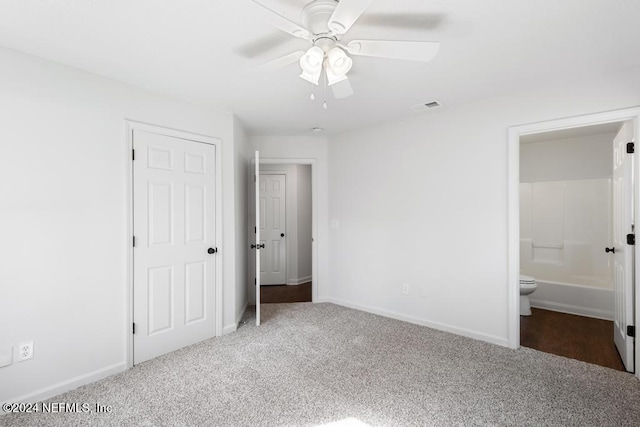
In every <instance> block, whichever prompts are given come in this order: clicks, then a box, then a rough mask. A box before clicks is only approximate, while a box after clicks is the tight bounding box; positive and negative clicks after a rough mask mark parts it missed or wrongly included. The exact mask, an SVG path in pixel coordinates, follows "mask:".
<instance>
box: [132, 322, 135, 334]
mask: <svg viewBox="0 0 640 427" xmlns="http://www.w3.org/2000/svg"><path fill="white" fill-rule="evenodd" d="M131 330H132V332H133V333H134V334H135V333H136V324H135V323H134V324H133V328H132V329H131Z"/></svg>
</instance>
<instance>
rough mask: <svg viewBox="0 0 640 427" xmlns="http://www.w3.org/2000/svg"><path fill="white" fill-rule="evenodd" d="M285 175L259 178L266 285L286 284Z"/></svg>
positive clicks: (262, 277)
mask: <svg viewBox="0 0 640 427" xmlns="http://www.w3.org/2000/svg"><path fill="white" fill-rule="evenodd" d="M286 186H287V179H286V175H283V174H276V175H271V174H269V175H260V223H259V224H260V227H259V228H260V233H261V234H260V236H261V241H260V242H261V243H262V244H263V245H264V248H263V249H262V250H261V251H260V267H261V269H260V277H261V280H262V282H261V283H262V284H263V285H284V284H286V280H287V275H286V234H285V233H286V227H285V224H286V194H287V188H286Z"/></svg>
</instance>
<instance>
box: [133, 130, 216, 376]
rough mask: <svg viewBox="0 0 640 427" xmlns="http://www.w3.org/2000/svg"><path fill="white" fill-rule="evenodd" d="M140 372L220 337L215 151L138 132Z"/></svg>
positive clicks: (136, 308) (136, 233)
mask: <svg viewBox="0 0 640 427" xmlns="http://www.w3.org/2000/svg"><path fill="white" fill-rule="evenodd" d="M133 148H134V150H135V160H134V162H133V204H134V208H133V233H134V236H135V246H134V252H133V281H134V283H133V320H134V323H135V334H134V357H133V361H134V364H137V363H140V362H143V361H145V360H148V359H151V358H153V357H157V356H159V355H161V354H164V353H168V352H170V351H173V350H176V349H179V348H182V347H185V346H187V345H190V344H193V343H196V342H198V341H201V340H204V339H207V338H210V337H213V336H215V313H214V311H215V285H216V283H215V281H216V252H217V248H216V246H215V242H216V235H215V233H216V206H215V201H216V195H215V189H216V182H215V178H216V170H215V169H216V150H215V148H216V147H215V146H214V145H211V144H206V143H200V142H195V141H190V140H186V139H181V138H176V137H172V136H166V135H160V134H155V133H151V132H144V131H139V130H135V131H133Z"/></svg>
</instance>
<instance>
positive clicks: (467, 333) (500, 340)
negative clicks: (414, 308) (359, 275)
mask: <svg viewBox="0 0 640 427" xmlns="http://www.w3.org/2000/svg"><path fill="white" fill-rule="evenodd" d="M318 302H330V303H333V304H337V305H341V306H344V307H348V308H353V309H356V310H360V311H366V312H367V313H372V314H377V315H380V316H384V317H389V318H391V319H396V320H402V321H404V322H409V323H413V324H415V325H420V326H426V327H428V328H432V329H437V330H439V331H444V332H450V333H452V334H456V335H461V336H463V337H467V338H473V339H475V340H479V341H485V342H488V343H491V344H497V345H500V346H503V347H509V340H508V339H507V337H498V336H495V335H489V334H483V333H481V332H477V331H472V330H470V329H464V328H458V327H455V326H451V325H447V324H444V323H440V322H434V321H431V320H427V319H420V318H417V317H413V316H407V315H404V314H401V313H396V312H394V311H389V310H384V309H380V308H375V307H369V306H366V305H361V304H356V303H351V302H348V301H343V300H338V299H335V298H322V301H318Z"/></svg>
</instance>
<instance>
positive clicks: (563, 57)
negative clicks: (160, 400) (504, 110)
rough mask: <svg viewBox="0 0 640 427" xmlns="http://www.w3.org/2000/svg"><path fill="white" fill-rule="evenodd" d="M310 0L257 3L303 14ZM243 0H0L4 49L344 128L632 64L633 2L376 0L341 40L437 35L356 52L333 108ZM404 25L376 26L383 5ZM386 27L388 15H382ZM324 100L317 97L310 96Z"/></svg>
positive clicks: (284, 126)
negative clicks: (415, 57)
mask: <svg viewBox="0 0 640 427" xmlns="http://www.w3.org/2000/svg"><path fill="white" fill-rule="evenodd" d="M308 1H309V0H263V3H265V4H269V5H271V6H272V7H274V8H278V9H279V10H281V11H282V14H283V15H285V16H287V17H288V18H289V19H291V20H293V21H297V22H299V16H300V11H301V9H302V7H303V6H304V5H305V4H306V3H307V2H308ZM255 7H256V6H255V5H254V4H253V3H252V2H251V1H250V0H217V1H216V0H0V45H2V46H5V47H8V48H11V49H15V50H19V51H24V52H27V53H31V54H34V55H37V56H41V57H44V58H49V59H52V60H54V61H58V62H61V63H63V64H68V65H71V66H74V67H77V68H81V69H83V70H87V71H90V72H93V73H96V74H100V75H103V76H107V77H111V78H114V79H117V80H121V81H124V82H128V83H130V84H133V85H136V86H139V87H143V88H147V89H150V90H153V91H157V92H161V93H165V94H168V95H170V96H174V97H177V98H181V99H184V100H188V101H191V102H195V103H198V104H203V105H206V106H209V107H214V108H218V109H223V110H226V111H232V112H233V113H235V114H236V115H237V117H239V118H240V120H241V121H242V123H243V124H244V125H245V127H246V129H247V130H248V131H249V132H251V133H259V134H282V135H285V134H299V133H307V132H309V130H310V129H311V128H312V127H315V126H318V127H322V128H324V129H325V130H326V132H327V133H328V134H336V133H341V132H344V131H347V130H351V129H357V128H361V127H365V126H368V125H370V124H373V123H378V122H381V121H390V120H397V119H401V118H404V117H407V116H411V115H416V114H430V113H429V112H428V111H427V112H422V113H416V112H414V111H412V109H411V106H413V105H415V104H419V103H424V102H428V101H431V100H435V99H437V100H439V101H440V102H441V104H443V107H440V108H448V107H451V106H454V105H457V104H460V103H466V102H473V101H477V100H481V99H485V98H489V97H494V96H500V95H504V94H506V93H509V92H513V91H516V90H520V89H522V88H531V87H536V86H543V85H550V84H561V83H562V82H565V81H567V80H571V79H574V78H585V77H589V76H590V75H594V76H597V75H600V74H609V73H610V74H612V75H615V73H616V72H624V71H627V72H628V70H629V69H638V70H640V43H639V41H640V24H639V21H640V1H638V0H562V1H558V0H482V1H478V0H433V1H425V0H374V2H373V4H372V5H371V7H370V8H369V9H368V10H367V12H366V13H365V15H363V17H362V18H361V20H360V21H359V22H357V23H356V24H355V26H354V27H353V28H352V29H351V31H350V32H349V33H347V36H346V37H345V38H344V39H343V40H344V41H349V39H351V38H363V39H364V38H370V39H391V40H428V41H432V40H435V41H440V42H441V47H440V51H439V53H438V55H437V56H436V58H435V59H434V60H433V61H431V62H429V63H426V64H424V63H417V62H409V61H397V60H384V59H374V58H366V57H356V58H354V65H353V69H352V71H351V73H350V76H351V77H350V80H351V83H352V86H353V88H354V90H355V95H354V96H352V97H350V98H346V99H342V100H333V99H332V97H331V95H328V103H329V109H328V110H326V111H324V110H323V109H322V107H321V102H320V101H318V100H317V101H315V102H312V101H310V100H309V94H310V89H311V85H310V84H309V83H307V82H305V81H303V80H302V79H300V78H298V74H299V67H298V65H297V64H292V65H290V66H288V67H286V68H284V69H280V70H277V71H271V72H262V73H259V72H256V71H255V70H253V68H254V67H255V66H257V65H260V64H261V63H264V62H266V61H268V60H270V59H273V58H276V57H278V56H281V55H283V54H286V53H289V52H292V51H295V50H300V49H304V48H306V47H307V46H308V44H307V42H305V41H304V40H300V39H295V38H293V37H291V36H288V35H287V34H284V33H281V32H280V31H279V30H276V29H274V28H272V27H270V26H268V25H266V24H264V23H263V22H260V21H258V20H256V19H255V16H256V14H255V13H253V11H255ZM383 13H385V14H388V13H397V14H409V15H411V18H412V21H411V22H410V23H411V24H412V25H407V24H408V22H406V21H405V22H404V26H399V25H389V26H386V27H380V26H377V25H374V24H376V22H377V21H378V20H377V19H376V18H377V17H378V16H379V15H380V14H383ZM387 23H390V24H395V22H387ZM318 97H319V98H320V100H321V99H322V95H321V94H318Z"/></svg>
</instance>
